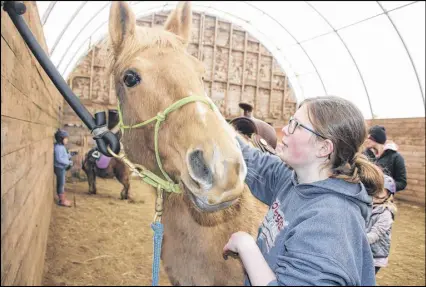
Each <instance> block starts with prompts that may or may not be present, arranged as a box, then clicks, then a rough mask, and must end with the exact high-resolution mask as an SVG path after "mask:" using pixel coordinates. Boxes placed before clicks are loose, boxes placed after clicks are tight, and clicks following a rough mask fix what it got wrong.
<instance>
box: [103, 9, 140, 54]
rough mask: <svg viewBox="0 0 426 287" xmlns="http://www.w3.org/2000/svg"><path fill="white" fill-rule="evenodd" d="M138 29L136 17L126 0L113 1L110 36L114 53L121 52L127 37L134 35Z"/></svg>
mask: <svg viewBox="0 0 426 287" xmlns="http://www.w3.org/2000/svg"><path fill="white" fill-rule="evenodd" d="M135 30H136V19H135V14H133V12H132V10H131V9H130V6H129V4H127V3H126V2H125V1H112V4H111V10H110V14H109V37H110V40H111V44H112V47H113V49H114V54H115V55H117V54H119V53H120V52H121V50H122V48H123V46H124V43H125V41H126V40H127V39H129V38H131V37H133V36H134V34H135Z"/></svg>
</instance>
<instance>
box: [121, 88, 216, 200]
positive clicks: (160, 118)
mask: <svg viewBox="0 0 426 287" xmlns="http://www.w3.org/2000/svg"><path fill="white" fill-rule="evenodd" d="M117 101H118V116H119V120H120V122H119V126H120V129H121V132H122V134H123V135H124V129H134V128H140V127H143V126H146V125H147V124H149V123H152V122H153V121H156V123H155V134H154V149H155V157H156V159H157V164H158V167H159V168H160V170H161V173H162V174H163V176H164V177H165V178H166V180H164V179H162V178H160V177H158V176H157V175H155V174H154V173H152V172H150V171H148V170H144V171H143V173H144V174H145V177H143V178H142V179H143V180H144V181H145V182H146V183H148V184H150V185H152V186H154V187H157V188H158V187H160V188H162V189H164V190H165V191H167V192H174V193H181V192H182V191H181V190H180V188H179V185H178V184H176V183H174V182H173V180H172V179H171V178H170V177H169V175H168V174H167V173H166V172H165V171H164V169H163V166H162V164H161V159H160V153H159V152H158V132H159V130H160V125H161V123H162V122H164V121H165V120H166V117H167V115H168V114H170V113H171V112H173V111H175V110H177V109H179V108H180V107H182V106H184V105H186V104H189V103H191V102H196V101H198V102H203V103H205V104H207V105H208V106H209V107H210V108H211V109H212V110H214V109H215V106H214V104H213V103H212V102H211V101H209V100H208V99H207V98H206V97H200V96H188V97H186V98H183V99H180V100H178V101H176V102H175V103H173V104H172V105H170V106H169V107H168V108H167V109H165V110H164V111H163V112H159V113H158V114H157V115H156V116H155V117H153V118H151V119H149V120H147V121H144V122H142V123H139V124H135V125H131V126H127V125H125V124H124V123H123V115H122V113H121V109H120V101H119V100H117Z"/></svg>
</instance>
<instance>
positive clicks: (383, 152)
mask: <svg viewBox="0 0 426 287" xmlns="http://www.w3.org/2000/svg"><path fill="white" fill-rule="evenodd" d="M364 146H365V148H366V150H365V151H364V154H365V155H366V156H367V157H368V158H369V159H370V160H371V161H372V162H374V163H375V164H376V165H377V166H379V167H380V168H382V170H383V172H384V173H385V174H387V175H389V176H390V177H392V178H393V180H395V184H396V192H398V191H401V190H403V189H404V188H405V187H406V186H407V171H406V168H405V161H404V158H403V157H402V155H401V154H400V153H399V152H398V146H397V145H396V144H395V143H394V142H392V141H388V140H387V137H386V129H385V127H383V126H377V125H376V126H373V127H371V128H370V130H369V132H368V138H367V140H366V141H365V143H364Z"/></svg>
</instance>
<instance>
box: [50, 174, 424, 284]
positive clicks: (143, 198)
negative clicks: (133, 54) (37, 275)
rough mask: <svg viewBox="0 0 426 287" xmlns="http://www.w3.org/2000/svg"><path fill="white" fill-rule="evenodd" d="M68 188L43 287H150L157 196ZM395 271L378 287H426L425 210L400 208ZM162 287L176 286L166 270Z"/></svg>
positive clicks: (108, 184) (383, 274) (138, 188)
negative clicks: (125, 195) (69, 203)
mask: <svg viewBox="0 0 426 287" xmlns="http://www.w3.org/2000/svg"><path fill="white" fill-rule="evenodd" d="M97 187H98V194H97V195H89V194H88V193H87V190H88V185H87V182H76V183H67V185H66V190H67V196H68V198H69V199H70V200H71V201H73V203H74V204H75V206H74V207H72V208H64V207H59V206H57V205H55V206H54V208H53V213H52V220H51V224H50V230H49V239H48V246H47V253H46V261H45V267H44V279H43V285H49V286H58V285H59V286H65V285H80V286H84V285H86V286H88V285H122V286H123V285H124V286H129V285H150V284H151V264H152V234H153V233H152V230H151V228H150V223H151V221H152V218H153V215H154V199H155V197H154V194H155V193H154V190H153V189H152V188H150V187H148V186H147V185H145V184H143V183H141V182H140V181H139V180H132V194H133V197H134V200H133V201H131V202H129V201H122V200H120V199H119V198H120V191H121V185H120V183H118V182H117V181H115V180H103V179H98V180H97ZM397 203H398V208H399V213H398V215H397V218H396V222H395V224H394V231H393V238H392V249H391V256H390V265H389V267H388V268H384V269H382V270H381V271H380V272H379V274H378V276H377V278H378V280H377V283H378V285H381V286H386V285H394V286H401V285H421V286H424V285H425V209H424V208H423V207H417V206H413V205H409V204H406V203H402V202H397ZM160 285H170V283H169V281H168V279H167V276H166V274H165V273H164V270H161V274H160Z"/></svg>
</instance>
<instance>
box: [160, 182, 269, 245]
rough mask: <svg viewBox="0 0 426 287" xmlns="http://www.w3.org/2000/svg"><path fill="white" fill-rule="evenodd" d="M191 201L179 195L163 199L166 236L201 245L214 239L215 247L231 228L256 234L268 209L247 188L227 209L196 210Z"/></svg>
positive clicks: (226, 236)
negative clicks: (171, 198) (238, 199)
mask: <svg viewBox="0 0 426 287" xmlns="http://www.w3.org/2000/svg"><path fill="white" fill-rule="evenodd" d="M190 205H191V204H189V203H188V201H187V200H182V198H179V199H177V198H174V199H173V200H170V201H168V200H167V199H166V201H165V206H164V215H163V223H164V226H165V230H166V231H167V233H169V234H168V236H170V237H172V238H173V239H172V240H176V241H179V240H180V241H181V243H180V244H185V243H188V242H192V244H196V243H197V242H202V243H201V244H203V245H204V244H210V243H212V242H215V244H219V245H221V246H219V247H220V248H219V247H218V250H219V249H220V250H222V248H223V246H224V245H225V244H226V243H227V242H228V240H229V238H230V236H231V235H232V233H234V232H237V231H240V230H241V231H246V232H248V233H251V234H252V235H253V236H256V234H257V229H258V226H259V224H260V223H261V219H262V218H263V216H264V214H265V213H266V210H267V209H266V206H264V205H263V204H262V203H261V202H259V201H257V199H255V198H254V197H253V195H252V194H251V193H250V191H249V190H246V191H245V193H244V195H243V198H242V199H241V204H240V207H239V208H237V209H234V210H232V211H230V212H218V213H217V214H215V213H210V214H197V212H196V211H194V207H193V206H190ZM222 244H223V245H222Z"/></svg>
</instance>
